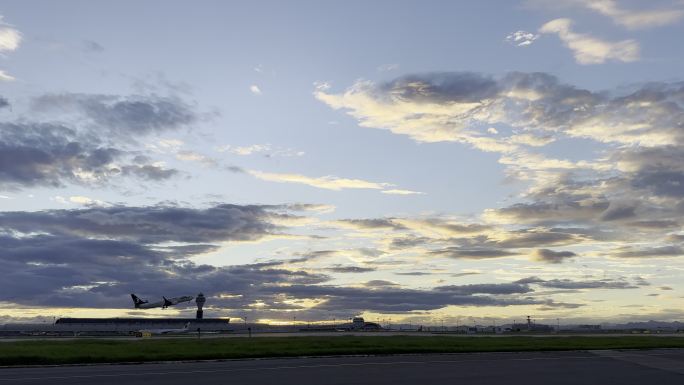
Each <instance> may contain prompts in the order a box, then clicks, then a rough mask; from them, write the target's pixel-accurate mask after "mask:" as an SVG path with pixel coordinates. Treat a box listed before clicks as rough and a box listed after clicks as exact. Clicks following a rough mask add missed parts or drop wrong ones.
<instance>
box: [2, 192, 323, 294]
mask: <svg viewBox="0 0 684 385" xmlns="http://www.w3.org/2000/svg"><path fill="white" fill-rule="evenodd" d="M278 209H280V210H282V209H283V208H282V207H280V208H278ZM272 210H274V206H237V205H227V204H224V205H217V206H213V207H210V208H206V209H191V208H183V207H169V206H154V207H108V208H89V209H82V210H50V211H40V212H4V213H0V248H1V249H2V250H3V251H2V253H0V265H2V266H3V269H2V270H0V292H2V293H3V294H2V298H3V300H6V301H10V302H14V303H20V304H29V305H47V306H70V307H80V306H114V307H127V306H128V303H127V301H126V300H125V299H126V296H125V295H124V294H125V293H130V292H136V293H140V294H141V295H153V294H155V295H161V294H165V295H170V294H171V293H185V294H193V293H195V292H197V291H201V290H205V292H207V293H210V294H216V295H218V293H228V292H239V293H240V294H243V295H245V298H247V300H249V301H254V300H255V299H254V298H252V296H249V295H247V294H249V293H250V292H251V291H253V289H252V288H253V285H255V284H258V285H272V284H278V285H280V284H306V285H311V284H318V283H322V282H325V281H327V280H328V277H327V276H326V275H322V274H310V273H307V272H302V271H290V270H285V269H283V268H282V267H281V266H278V265H276V264H268V263H266V264H253V265H247V266H233V267H214V266H209V265H197V264H195V263H193V262H191V261H190V260H189V258H190V257H192V256H195V255H198V254H201V253H206V252H209V251H215V250H217V249H218V245H216V244H213V243H211V242H225V241H248V240H257V239H260V238H263V237H265V236H268V235H270V234H275V232H276V231H277V230H278V229H279V228H278V227H277V226H275V225H273V224H272V223H270V219H275V218H277V217H278V216H281V215H284V214H282V213H278V214H274V213H272V212H271V211H272ZM250 290H251V291H250ZM160 293H161V294H160ZM255 296H256V294H255ZM256 297H257V298H259V296H256ZM122 298H123V299H122ZM122 301H123V302H122ZM240 306H246V304H245V303H241V305H240Z"/></svg>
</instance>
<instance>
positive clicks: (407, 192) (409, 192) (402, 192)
mask: <svg viewBox="0 0 684 385" xmlns="http://www.w3.org/2000/svg"><path fill="white" fill-rule="evenodd" d="M380 192H381V193H383V194H390V195H425V193H423V192H420V191H412V190H399V189H392V190H382V191H380Z"/></svg>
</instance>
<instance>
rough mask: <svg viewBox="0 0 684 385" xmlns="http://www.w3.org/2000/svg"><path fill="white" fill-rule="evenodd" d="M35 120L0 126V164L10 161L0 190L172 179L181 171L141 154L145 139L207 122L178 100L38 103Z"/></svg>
mask: <svg viewBox="0 0 684 385" xmlns="http://www.w3.org/2000/svg"><path fill="white" fill-rule="evenodd" d="M2 100H3V101H4V102H5V104H7V101H6V99H2ZM0 104H1V103H0ZM28 115H29V116H31V119H22V120H20V121H18V122H14V123H13V122H4V123H0V149H2V150H1V151H0V158H5V161H2V162H0V188H10V189H14V188H25V187H32V186H49V187H62V186H64V185H65V184H66V183H75V184H82V185H94V186H101V185H104V184H106V183H108V182H109V181H110V180H111V179H113V178H115V177H119V176H131V177H135V178H139V179H142V180H148V181H162V180H166V179H169V178H172V177H174V176H176V175H178V173H179V172H178V171H177V170H175V169H171V168H167V167H165V166H164V164H163V163H161V162H155V161H153V160H152V159H150V158H148V157H146V156H141V155H140V153H139V152H137V151H135V150H134V147H135V146H136V145H137V144H138V141H139V139H141V138H144V137H146V136H148V135H153V134H158V133H161V132H164V131H169V130H177V129H180V128H183V127H189V125H191V124H192V123H195V122H197V121H198V120H199V118H200V117H199V114H198V113H197V112H196V111H195V110H194V108H193V107H192V106H190V105H189V104H187V103H185V102H184V101H182V100H181V99H179V98H176V97H162V96H158V95H132V96H117V95H93V94H73V93H64V94H47V95H41V96H37V97H35V98H33V99H32V103H31V107H30V109H29V111H28ZM158 143H159V145H160V146H162V145H164V143H165V142H164V141H163V140H161V141H159V142H158ZM155 148H156V147H155Z"/></svg>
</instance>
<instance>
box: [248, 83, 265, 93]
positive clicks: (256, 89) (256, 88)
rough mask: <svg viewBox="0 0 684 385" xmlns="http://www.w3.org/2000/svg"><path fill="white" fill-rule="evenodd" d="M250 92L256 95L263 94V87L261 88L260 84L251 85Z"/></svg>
mask: <svg viewBox="0 0 684 385" xmlns="http://www.w3.org/2000/svg"><path fill="white" fill-rule="evenodd" d="M249 92H251V93H253V94H254V95H261V94H262V92H261V88H259V86H257V85H256V84H252V85H251V86H249Z"/></svg>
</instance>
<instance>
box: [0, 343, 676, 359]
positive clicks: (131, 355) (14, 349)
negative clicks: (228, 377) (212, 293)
mask: <svg viewBox="0 0 684 385" xmlns="http://www.w3.org/2000/svg"><path fill="white" fill-rule="evenodd" d="M646 348H684V338H679V337H646V336H643V337H642V336H635V337H548V338H534V337H477V338H474V337H463V338H453V337H446V336H386V337H383V336H372V337H371V336H368V337H363V336H360V337H359V336H339V337H338V336H334V337H264V338H207V339H201V340H197V339H145V340H118V341H117V340H104V339H94V340H69V341H45V340H42V341H18V342H3V343H0V365H42V364H79V363H102V362H144V361H166V360H197V359H220V358H255V357H292V356H320V355H339V354H398V353H458V352H492V351H499V352H503V351H532V350H591V349H646Z"/></svg>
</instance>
